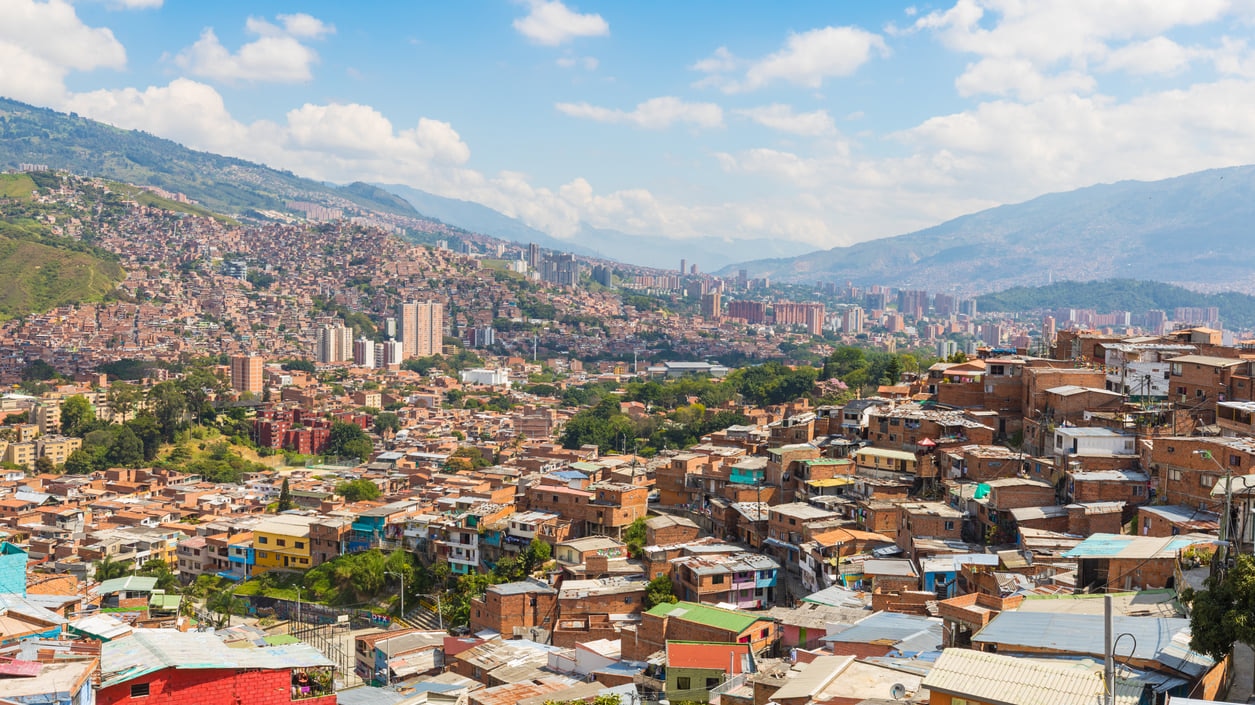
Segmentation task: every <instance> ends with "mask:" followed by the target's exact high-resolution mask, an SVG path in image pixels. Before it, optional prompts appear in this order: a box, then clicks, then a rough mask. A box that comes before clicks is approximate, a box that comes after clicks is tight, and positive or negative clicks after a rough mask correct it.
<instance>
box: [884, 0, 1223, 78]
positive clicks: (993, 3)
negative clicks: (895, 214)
mask: <svg viewBox="0 0 1255 705" xmlns="http://www.w3.org/2000/svg"><path fill="white" fill-rule="evenodd" d="M1230 5H1231V3H1230V2H1229V0H1126V1H1124V2H1085V1H1084V0H1037V1H1035V2H1016V1H1012V0H957V2H956V3H955V4H954V6H952V7H951V8H949V9H947V10H937V11H934V12H931V13H929V14H927V15H923V16H921V17H919V18H918V19H917V20H916V21H915V23H914V24H913V25H912V26H911V27H910V28H909V29H908V30H901V31H899V32H898V33H906V32H918V31H929V32H932V33H934V34H936V36H937V37H938V38H939V39H940V40H941V42H942V44H943V45H945V46H946V47H948V48H950V49H953V50H955V51H958V52H962V53H967V54H975V55H977V56H980V57H981V59H980V60H979V61H977V62H975V63H973V64H970V65H969V66H968V70H967V71H965V72H964V73H963V74H962V75H960V76H959V77H958V79H956V81H955V85H956V87H958V88H959V90H960V93H962V94H963V95H969V96H970V95H977V94H980V93H989V94H994V95H1013V94H1015V95H1020V96H1021V97H1023V98H1024V99H1028V100H1034V99H1036V98H1039V97H1040V96H1041V95H1043V94H1044V93H1045V92H1056V93H1069V92H1072V91H1076V90H1082V89H1083V90H1092V86H1091V87H1090V88H1083V87H1084V86H1085V85H1086V83H1087V79H1085V78H1083V76H1084V75H1085V74H1087V72H1088V71H1089V69H1090V68H1091V67H1092V66H1098V67H1102V68H1103V69H1105V70H1121V71H1126V72H1130V73H1159V74H1165V73H1167V74H1170V73H1173V72H1176V71H1180V70H1181V69H1183V68H1184V66H1185V65H1186V64H1187V63H1188V61H1189V60H1190V58H1191V56H1190V55H1191V53H1192V52H1190V51H1187V50H1185V48H1184V47H1181V46H1179V45H1177V44H1176V43H1175V42H1172V41H1170V40H1168V39H1167V38H1165V37H1163V36H1162V35H1163V33H1165V32H1167V31H1169V30H1171V29H1174V28H1178V27H1191V26H1196V25H1200V24H1205V23H1207V22H1212V21H1215V20H1217V19H1219V18H1220V17H1222V16H1224V14H1225V13H1226V12H1228V11H1229V10H1230V9H1231V7H1230Z"/></svg>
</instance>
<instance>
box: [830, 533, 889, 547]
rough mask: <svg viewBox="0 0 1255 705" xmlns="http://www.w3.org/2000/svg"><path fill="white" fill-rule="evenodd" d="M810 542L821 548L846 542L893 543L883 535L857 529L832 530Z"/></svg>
mask: <svg viewBox="0 0 1255 705" xmlns="http://www.w3.org/2000/svg"><path fill="white" fill-rule="evenodd" d="M811 540H812V541H814V542H816V543H818V544H819V545H821V546H835V545H836V544H839V543H844V542H846V541H883V542H884V543H893V539H891V538H889V537H888V536H885V535H884V534H877V533H875V532H873V531H860V530H858V529H833V530H832V531H825V532H823V533H819V534H815V535H813V536H811Z"/></svg>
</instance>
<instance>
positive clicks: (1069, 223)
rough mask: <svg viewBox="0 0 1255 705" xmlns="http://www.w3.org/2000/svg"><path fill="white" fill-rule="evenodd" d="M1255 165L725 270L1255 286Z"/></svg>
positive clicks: (1097, 190) (934, 285)
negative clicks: (1252, 242)
mask: <svg viewBox="0 0 1255 705" xmlns="http://www.w3.org/2000/svg"><path fill="white" fill-rule="evenodd" d="M1253 230H1255V166H1239V167H1230V168H1225V169H1212V170H1208V171H1202V172H1197V173H1193V174H1186V175H1184V176H1178V177H1175V178H1171V179H1165V180H1162V181H1152V182H1143V181H1121V182H1119V183H1114V184H1100V185H1097V186H1090V187H1087V188H1082V189H1077V190H1075V191H1069V192H1065V193H1054V194H1048V195H1045V196H1041V197H1038V198H1035V199H1033V200H1031V201H1027V202H1025V203H1019V204H1014V205H1004V206H998V207H996V208H991V209H989V210H985V211H981V212H979V213H973V214H971V215H966V216H962V217H960V218H955V219H954V220H950V221H947V222H945V223H942V224H940V225H937V226H934V227H931V228H926V229H924V230H920V231H917V232H913V233H908V234H905V235H899V236H897V237H891V238H885V239H880V240H871V241H868V242H863V243H859V244H856V245H851V246H849V247H838V248H834V249H831V250H825V251H822V252H815V253H811V254H808V255H804V256H802V257H794V258H787V259H763V260H755V261H751V262H745V263H743V264H737V265H732V266H729V267H727V268H725V269H724V270H723V273H725V274H732V273H734V272H735V271H736V270H737V269H740V268H744V269H747V270H749V273H750V276H756V277H760V276H769V277H771V278H772V279H773V280H781V281H841V282H844V281H847V280H848V281H852V282H854V283H856V284H873V283H884V284H894V285H898V286H905V287H918V288H927V289H930V290H933V291H942V290H958V291H963V292H966V293H982V292H989V291H996V290H999V289H1005V288H1008V287H1012V286H1025V285H1040V284H1047V283H1048V282H1049V281H1050V280H1052V279H1054V280H1059V279H1070V280H1096V279H1108V278H1136V279H1149V280H1156V281H1164V282H1172V283H1178V284H1192V285H1196V286H1204V287H1210V288H1211V289H1216V288H1231V289H1237V290H1241V291H1255V248H1252V247H1250V246H1249V244H1248V243H1249V240H1250V236H1251V235H1252V233H1253Z"/></svg>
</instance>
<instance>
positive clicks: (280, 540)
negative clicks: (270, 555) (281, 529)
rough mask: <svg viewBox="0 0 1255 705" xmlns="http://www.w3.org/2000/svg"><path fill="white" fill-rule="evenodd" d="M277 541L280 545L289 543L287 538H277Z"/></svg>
mask: <svg viewBox="0 0 1255 705" xmlns="http://www.w3.org/2000/svg"><path fill="white" fill-rule="evenodd" d="M275 543H276V544H278V545H280V546H286V545H288V540H287V539H276V540H275Z"/></svg>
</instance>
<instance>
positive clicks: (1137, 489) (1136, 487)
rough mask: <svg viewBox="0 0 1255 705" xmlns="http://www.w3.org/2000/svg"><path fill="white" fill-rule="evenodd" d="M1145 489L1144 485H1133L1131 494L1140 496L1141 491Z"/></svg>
mask: <svg viewBox="0 0 1255 705" xmlns="http://www.w3.org/2000/svg"><path fill="white" fill-rule="evenodd" d="M1145 491H1146V488H1145V487H1142V486H1141V485H1133V496H1134V497H1141V496H1142V493H1143V492H1145Z"/></svg>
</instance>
